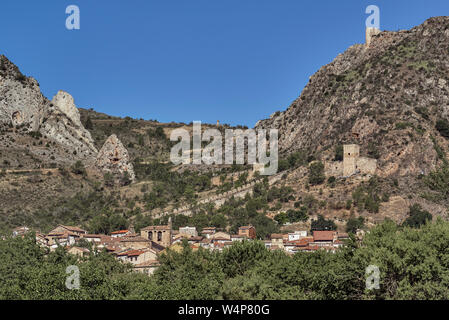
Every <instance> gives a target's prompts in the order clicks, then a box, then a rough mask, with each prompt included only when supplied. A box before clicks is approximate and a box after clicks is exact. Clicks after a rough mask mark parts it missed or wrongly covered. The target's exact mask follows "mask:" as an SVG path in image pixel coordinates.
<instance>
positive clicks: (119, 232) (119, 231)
mask: <svg viewBox="0 0 449 320" xmlns="http://www.w3.org/2000/svg"><path fill="white" fill-rule="evenodd" d="M128 232H129V230H118V231H114V232H111V234H123V233H128Z"/></svg>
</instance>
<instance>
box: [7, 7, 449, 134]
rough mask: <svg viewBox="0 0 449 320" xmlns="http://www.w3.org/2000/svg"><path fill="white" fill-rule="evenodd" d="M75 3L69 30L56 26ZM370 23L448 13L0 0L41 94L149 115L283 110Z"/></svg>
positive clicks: (393, 25) (179, 117) (230, 116)
mask: <svg viewBox="0 0 449 320" xmlns="http://www.w3.org/2000/svg"><path fill="white" fill-rule="evenodd" d="M71 4H75V5H78V6H79V8H80V12H81V29H80V30H72V31H69V30H67V29H66V27H65V20H66V17H67V14H66V13H65V9H66V7H67V6H68V5H71ZM370 4H374V5H377V6H379V7H380V10H381V29H385V30H399V29H409V28H411V27H413V26H415V25H418V24H421V23H422V22H423V21H424V20H426V19H427V18H429V17H431V16H441V15H449V1H447V0H427V1H414V0H394V1H391V0H386V1H363V0H342V1H334V0H332V1H330V0H329V1H324V0H314V1H301V0H222V1H217V0H159V1H155V0H129V1H125V0H108V1H104V0H95V1H94V0H71V1H65V0H45V1H34V0H27V1H24V0H2V4H1V8H0V53H1V54H5V55H6V56H7V57H8V58H9V59H11V60H12V61H13V62H14V63H16V64H17V65H18V66H19V67H20V69H21V71H22V72H23V73H25V74H26V75H29V76H33V77H35V78H36V79H37V80H38V81H39V83H40V85H41V89H42V91H43V93H44V95H45V96H47V97H48V98H50V99H51V98H52V96H53V95H54V94H55V93H56V92H57V91H58V90H60V89H62V90H66V91H68V92H70V93H71V94H72V95H73V96H74V98H75V101H76V104H77V106H78V107H84V108H90V107H92V108H94V109H95V110H97V111H100V112H105V113H108V114H111V115H116V116H127V115H129V116H131V117H135V118H144V119H157V120H159V121H161V122H170V121H177V122H180V121H183V122H190V121H194V120H201V121H203V122H207V123H214V122H216V121H217V120H220V122H221V123H229V124H233V125H236V124H243V125H248V126H250V127H252V126H253V125H254V124H255V123H256V122H257V120H259V119H263V118H266V117H268V116H269V115H270V114H271V113H273V112H274V111H277V110H284V109H286V108H287V107H288V106H289V105H290V103H291V102H292V101H293V100H294V99H296V98H297V97H298V96H299V94H300V92H301V91H302V89H303V88H304V86H305V85H306V84H307V82H308V79H309V77H310V76H311V75H312V74H313V73H315V72H316V71H317V70H318V69H319V68H320V67H321V66H322V65H324V64H327V63H329V62H331V61H332V60H333V59H334V58H335V56H337V55H338V54H339V53H342V52H343V51H344V50H345V49H346V48H348V47H349V46H351V45H353V44H355V43H363V42H364V37H365V32H364V28H365V20H366V17H367V15H366V14H365V8H366V7H367V6H368V5H370Z"/></svg>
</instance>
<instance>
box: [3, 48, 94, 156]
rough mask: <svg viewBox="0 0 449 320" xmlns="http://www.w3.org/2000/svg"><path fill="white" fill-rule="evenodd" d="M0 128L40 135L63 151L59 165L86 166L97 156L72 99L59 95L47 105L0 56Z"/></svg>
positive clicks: (32, 81)
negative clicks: (75, 164) (75, 163)
mask: <svg viewBox="0 0 449 320" xmlns="http://www.w3.org/2000/svg"><path fill="white" fill-rule="evenodd" d="M0 127H14V128H16V133H20V134H25V133H30V132H40V133H41V134H42V135H43V137H44V138H45V139H48V140H50V141H52V142H54V144H55V145H54V146H53V144H52V148H53V147H54V148H58V147H59V149H61V150H64V151H65V152H64V153H65V154H66V155H65V156H64V157H58V161H59V162H68V163H71V162H74V161H76V160H82V161H84V162H87V163H89V162H92V161H93V160H94V159H95V155H96V153H97V152H98V151H97V149H96V148H95V146H94V143H93V140H92V137H91V135H90V133H89V132H88V131H87V130H86V129H85V128H84V127H83V125H82V124H81V121H80V117H79V113H78V110H77V108H76V106H75V104H74V101H73V98H72V97H71V96H70V95H69V94H68V93H65V92H62V91H60V92H59V93H58V94H57V95H56V96H55V98H54V99H53V102H50V101H49V100H48V99H47V98H45V97H44V96H43V95H42V93H41V91H40V88H39V84H38V82H37V81H36V80H35V79H33V78H31V77H25V76H24V75H23V74H22V73H21V72H20V70H19V69H18V68H17V66H15V65H14V64H13V63H12V62H11V61H9V60H8V59H7V58H6V57H5V56H0ZM30 152H33V149H30ZM36 152H37V151H36ZM36 155H38V154H36Z"/></svg>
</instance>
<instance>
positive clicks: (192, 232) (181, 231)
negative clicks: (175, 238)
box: [179, 226, 198, 237]
mask: <svg viewBox="0 0 449 320" xmlns="http://www.w3.org/2000/svg"><path fill="white" fill-rule="evenodd" d="M179 234H184V235H190V236H192V237H197V236H198V232H197V231H196V228H195V227H189V226H186V227H181V228H179Z"/></svg>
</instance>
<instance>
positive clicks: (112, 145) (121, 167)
mask: <svg viewBox="0 0 449 320" xmlns="http://www.w3.org/2000/svg"><path fill="white" fill-rule="evenodd" d="M95 166H96V167H97V168H98V169H99V170H101V171H102V172H104V173H112V174H113V175H114V176H115V177H116V178H117V177H119V178H120V177H123V175H124V174H125V173H126V172H127V173H128V177H129V179H130V180H131V181H134V180H135V177H136V176H135V174H134V168H133V165H132V164H131V162H130V160H129V155H128V150H126V148H125V147H124V146H123V144H122V142H121V141H120V140H119V139H118V138H117V136H116V135H115V134H113V135H111V136H110V137H109V138H108V139H107V140H106V142H105V143H104V145H103V147H102V148H101V149H100V151H99V152H98V155H97V160H96V162H95Z"/></svg>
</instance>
